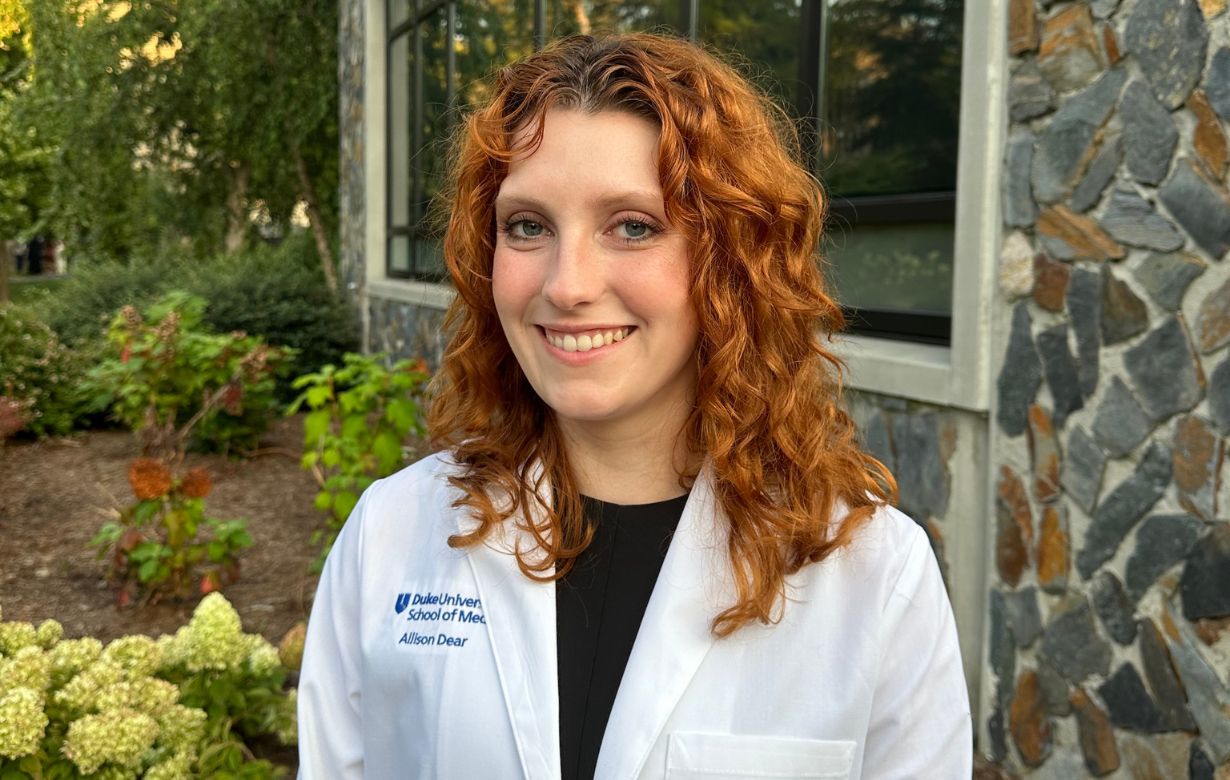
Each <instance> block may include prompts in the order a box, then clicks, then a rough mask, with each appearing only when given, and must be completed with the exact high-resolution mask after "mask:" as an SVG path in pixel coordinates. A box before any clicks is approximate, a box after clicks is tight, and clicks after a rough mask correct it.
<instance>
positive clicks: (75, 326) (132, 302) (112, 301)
mask: <svg viewBox="0 0 1230 780" xmlns="http://www.w3.org/2000/svg"><path fill="white" fill-rule="evenodd" d="M185 273H186V266H185V265H184V264H182V263H180V262H178V261H173V260H145V261H139V262H138V261H135V260H134V261H133V262H131V263H127V264H125V263H118V262H114V261H88V260H82V261H80V262H78V263H75V264H74V265H73V269H72V273H71V274H69V275H68V277H67V278H65V279H64V280H63V281H61V282H60V283H59V284H57V285H56V287H55V288H54V289H50V290H47V291H45V292H44V293H43V294H41V295H39V296H38V297H36V298H34V299H33V300H31V302H30V306H31V307H32V308H34V309H36V310H37V311H38V312H39V315H40V316H41V317H42V318H43V321H44V322H46V323H47V325H48V326H50V327H51V329H52V330H53V331H55V332H56V335H58V336H59V337H60V338H61V339H62V340H63V341H64V342H65V343H66V344H68V345H70V346H72V347H75V348H76V347H81V346H83V345H86V344H89V343H91V342H98V341H101V340H102V338H103V336H104V333H105V331H106V329H107V323H108V322H110V320H111V317H112V315H114V314H115V312H117V311H119V310H120V309H121V308H123V307H124V306H135V307H136V308H138V309H142V308H145V307H146V306H148V305H149V304H150V303H152V302H153V301H154V300H156V299H157V298H158V297H159V296H160V295H162V293H164V292H166V291H167V290H169V289H171V288H172V287H173V286H174V284H175V281H176V280H177V279H179V278H181V277H183V275H184V274H185Z"/></svg>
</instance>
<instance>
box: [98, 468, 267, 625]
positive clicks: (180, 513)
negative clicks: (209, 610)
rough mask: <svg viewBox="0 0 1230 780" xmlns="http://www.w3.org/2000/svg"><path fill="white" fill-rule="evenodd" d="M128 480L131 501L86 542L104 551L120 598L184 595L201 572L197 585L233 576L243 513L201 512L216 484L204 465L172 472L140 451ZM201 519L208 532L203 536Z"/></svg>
mask: <svg viewBox="0 0 1230 780" xmlns="http://www.w3.org/2000/svg"><path fill="white" fill-rule="evenodd" d="M128 483H129V485H131V486H132V492H133V494H134V495H136V497H137V501H136V503H134V504H132V505H131V506H129V507H128V508H126V509H125V510H124V511H122V512H121V513H120V516H119V521H118V522H116V521H108V522H106V523H104V524H103V527H102V528H101V529H100V530H99V532H98V534H97V535H95V537H94V538H93V539H92V540H91V542H90V544H91V545H92V546H95V547H98V548H99V551H98V555H99V557H100V558H101V557H104V556H107V557H108V559H109V564H108V570H107V578H108V579H109V580H110V581H111V582H112V584H114V585H117V586H118V587H119V595H118V600H119V602H120V603H121V604H126V603H128V602H129V601H131V600H132V598H133V596H135V595H137V594H143V595H145V596H146V598H147V599H148V600H150V601H154V600H157V599H159V598H161V597H162V596H164V595H171V596H178V597H184V596H188V595H190V594H191V593H192V592H193V591H194V590H195V589H196V588H194V583H195V582H197V579H198V577H199V582H200V585H199V589H200V591H201V592H202V593H209V592H211V591H214V590H218V589H219V588H221V587H223V586H224V585H228V584H230V583H231V582H234V581H235V580H236V579H238V577H239V559H238V555H239V553H240V552H241V551H242V550H244V549H246V548H248V547H250V546H251V545H252V538H251V537H250V536H249V535H248V532H247V530H246V527H245V525H244V523H243V522H242V521H240V520H231V521H229V522H221V521H218V520H215V519H212V518H208V517H206V516H205V496H207V495H208V494H209V491H210V489H211V488H212V487H213V482H212V480H211V479H210V477H209V472H208V471H206V470H205V469H203V468H194V469H190V470H188V471H187V472H186V473H183V474H180V475H179V476H178V477H177V476H175V475H174V474H173V472H172V471H171V468H170V467H169V466H168V465H167V464H165V463H163V462H161V461H157V460H154V459H152V458H137V459H136V460H134V461H133V462H132V465H131V466H130V467H129V469H128ZM204 527H207V528H208V530H209V532H210V533H209V536H208V537H204V538H200V532H201V531H202V530H203V528H204ZM202 565H203V570H200V569H199V568H198V567H201V566H202Z"/></svg>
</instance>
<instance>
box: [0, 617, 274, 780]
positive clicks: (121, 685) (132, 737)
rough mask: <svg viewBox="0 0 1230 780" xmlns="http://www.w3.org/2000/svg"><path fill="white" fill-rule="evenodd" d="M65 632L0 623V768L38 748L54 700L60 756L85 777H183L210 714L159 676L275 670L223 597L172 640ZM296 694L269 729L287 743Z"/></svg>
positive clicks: (264, 645) (265, 647)
mask: <svg viewBox="0 0 1230 780" xmlns="http://www.w3.org/2000/svg"><path fill="white" fill-rule="evenodd" d="M0 617H2V615H0ZM63 634H64V631H63V628H62V627H61V626H60V624H59V623H56V622H55V621H52V620H49V621H46V622H44V623H42V624H41V625H39V626H38V627H37V628H36V627H35V626H34V625H33V624H30V623H20V622H13V623H4V622H2V621H0V764H2V763H3V762H4V759H9V758H22V757H25V756H30V755H35V754H36V753H38V751H39V750H40V748H41V747H43V745H42V742H43V739H44V736H45V735H46V733H47V728H48V726H49V725H50V721H49V717H48V713H47V708H48V706H49V705H51V706H52V707H53V710H52V714H53V715H54V716H55V717H57V718H62V719H63V723H64V726H67V732H66V733H65V737H64V743H63V747H62V750H63V754H64V756H66V757H67V758H69V759H70V760H71V761H72V762H73V763H74V764H75V765H76V766H77V768H78V769H79V770H80V772H81V773H82V774H88V775H90V776H91V777H94V778H108V779H109V780H119V778H136V777H146V778H153V780H159V779H160V778H163V779H165V778H183V777H189V776H191V775H192V774H193V773H194V771H195V770H196V768H197V767H196V764H197V759H198V748H199V746H200V744H201V741H202V740H203V739H204V737H205V734H206V726H207V721H208V717H207V715H206V713H205V712H204V711H203V710H200V709H196V708H192V707H186V706H184V705H182V704H180V703H179V696H180V690H179V688H178V687H176V685H174V684H173V683H171V682H168V681H167V680H164V679H160V678H159V677H158V675H159V674H164V675H168V676H170V678H171V679H181V678H180V676H177V675H182V673H183V672H184V671H187V672H188V673H189V674H196V673H198V672H207V673H218V672H223V673H225V672H234V673H237V674H239V675H240V676H241V678H243V677H247V676H248V675H252V676H255V677H268V676H270V675H274V674H276V673H277V672H278V670H279V669H281V661H280V660H279V657H278V651H277V649H276V648H275V647H274V646H273V645H271V644H270V643H269V642H268V641H266V640H265V639H264V638H263V637H261V636H259V635H248V634H244V633H243V628H242V625H241V623H240V620H239V615H238V613H236V612H235V610H234V608H233V607H232V606H231V605H230V603H229V602H228V601H227V600H226V599H225V598H224V597H223V596H222V595H221V594H219V593H212V594H210V595H209V596H207V597H206V598H205V599H203V600H202V601H201V603H200V605H199V606H198V607H197V609H196V611H195V612H194V614H193V616H192V619H191V621H190V622H189V623H188V625H186V626H184V627H183V628H181V629H180V630H179V631H178V632H176V633H175V634H174V635H173V636H163V637H160V638H159V639H157V640H154V639H150V638H149V637H145V636H127V637H123V638H121V639H117V640H115V641H113V642H111V643H110V644H108V645H106V646H105V647H104V646H103V644H102V643H101V642H99V641H98V640H97V639H94V638H91V637H85V638H82V639H67V640H65V639H63V638H62V637H63ZM177 670H178V671H177ZM295 693H296V692H295V691H293V690H292V691H291V692H290V695H289V696H288V697H286V698H285V699H284V700H282V701H281V702H279V704H280V705H281V706H280V707H279V714H278V717H277V718H276V722H275V723H274V724H273V729H272V730H273V731H274V733H275V735H276V736H277V737H278V738H279V739H280V740H281V741H282V742H283V743H284V744H287V745H293V744H294V743H295V738H296V723H295V704H296V697H295ZM64 726H60V728H63V727H64ZM61 733H64V732H61Z"/></svg>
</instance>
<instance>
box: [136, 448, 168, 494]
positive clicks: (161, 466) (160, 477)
mask: <svg viewBox="0 0 1230 780" xmlns="http://www.w3.org/2000/svg"><path fill="white" fill-rule="evenodd" d="M128 484H130V485H132V492H133V493H134V494H136V496H137V498H138V499H140V500H142V501H148V500H150V499H154V498H162V497H163V496H165V495H166V494H167V493H169V492H171V469H169V468H167V465H166V464H165V463H163V462H162V461H160V460H155V459H153V458H137V459H136V460H134V461H133V462H132V465H130V466H129V467H128Z"/></svg>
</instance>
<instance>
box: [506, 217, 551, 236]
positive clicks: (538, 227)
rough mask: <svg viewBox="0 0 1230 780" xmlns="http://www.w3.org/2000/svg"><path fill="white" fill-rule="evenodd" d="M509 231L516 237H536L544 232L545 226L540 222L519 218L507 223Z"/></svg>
mask: <svg viewBox="0 0 1230 780" xmlns="http://www.w3.org/2000/svg"><path fill="white" fill-rule="evenodd" d="M509 229H510V232H511V233H512V234H513V236H515V237H517V238H538V237H539V236H541V235H542V234H543V233H545V232H546V228H545V227H543V226H542V223H540V222H534V221H532V220H528V219H519V220H517V221H516V222H514V223H512V224H511V225H509Z"/></svg>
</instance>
